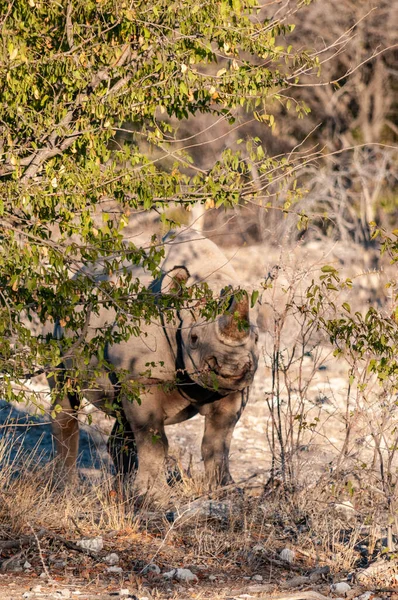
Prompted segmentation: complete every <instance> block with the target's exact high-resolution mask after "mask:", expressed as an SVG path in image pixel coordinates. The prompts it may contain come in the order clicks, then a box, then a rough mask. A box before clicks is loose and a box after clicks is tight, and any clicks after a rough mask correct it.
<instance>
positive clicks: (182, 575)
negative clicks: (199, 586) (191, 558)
mask: <svg viewBox="0 0 398 600" xmlns="http://www.w3.org/2000/svg"><path fill="white" fill-rule="evenodd" d="M163 577H164V578H165V579H177V580H178V581H183V582H184V583H189V582H191V581H198V578H197V577H196V575H195V574H194V573H192V571H190V570H189V569H173V570H172V571H168V572H167V573H163Z"/></svg>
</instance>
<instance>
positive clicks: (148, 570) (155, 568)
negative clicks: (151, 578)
mask: <svg viewBox="0 0 398 600" xmlns="http://www.w3.org/2000/svg"><path fill="white" fill-rule="evenodd" d="M148 573H155V575H159V574H160V568H159V567H158V565H155V563H149V565H147V566H146V567H144V569H143V570H142V574H143V575H147V574H148Z"/></svg>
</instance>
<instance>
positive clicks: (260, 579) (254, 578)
mask: <svg viewBox="0 0 398 600" xmlns="http://www.w3.org/2000/svg"><path fill="white" fill-rule="evenodd" d="M252 579H253V581H262V580H263V576H262V575H253V577H252Z"/></svg>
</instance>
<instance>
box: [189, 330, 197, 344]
mask: <svg viewBox="0 0 398 600" xmlns="http://www.w3.org/2000/svg"><path fill="white" fill-rule="evenodd" d="M198 342H199V337H198V335H197V334H196V333H191V334H190V335H189V343H190V344H191V347H192V348H196V346H197V345H198Z"/></svg>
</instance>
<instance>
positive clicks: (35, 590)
mask: <svg viewBox="0 0 398 600" xmlns="http://www.w3.org/2000/svg"><path fill="white" fill-rule="evenodd" d="M41 590H42V586H41V585H35V587H32V589H31V590H30V591H31V592H33V593H34V594H40V593H41Z"/></svg>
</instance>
